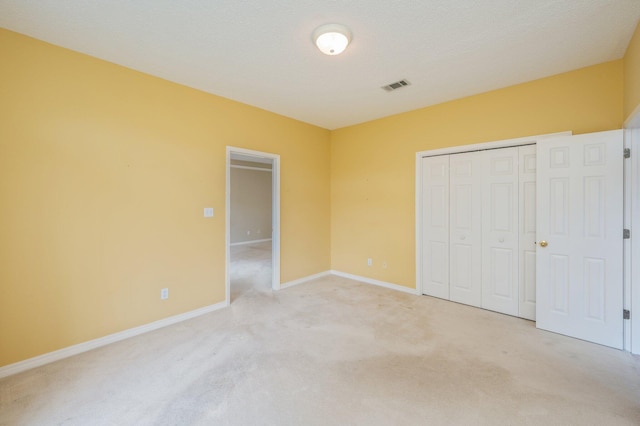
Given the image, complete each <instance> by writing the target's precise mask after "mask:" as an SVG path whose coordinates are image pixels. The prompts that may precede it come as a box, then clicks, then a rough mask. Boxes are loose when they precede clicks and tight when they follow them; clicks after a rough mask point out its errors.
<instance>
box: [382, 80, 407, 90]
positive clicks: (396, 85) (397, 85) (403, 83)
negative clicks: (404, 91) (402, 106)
mask: <svg viewBox="0 0 640 426" xmlns="http://www.w3.org/2000/svg"><path fill="white" fill-rule="evenodd" d="M410 84H411V83H409V82H408V81H407V80H400V81H396V82H395V83H391V84H387V85H386V86H382V88H383V89H384V90H386V91H387V92H392V91H394V90H397V89H399V88H401V87H404V86H408V85H410Z"/></svg>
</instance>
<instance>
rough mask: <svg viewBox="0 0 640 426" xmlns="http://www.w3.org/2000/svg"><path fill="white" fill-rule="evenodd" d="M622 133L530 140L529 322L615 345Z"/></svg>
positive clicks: (618, 337)
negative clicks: (532, 264) (533, 161)
mask: <svg viewBox="0 0 640 426" xmlns="http://www.w3.org/2000/svg"><path fill="white" fill-rule="evenodd" d="M622 167H623V133H622V131H621V130H615V131H609V132H601V133H592V134H585V135H578V136H567V137H561V138H553V139H543V140H539V141H538V144H537V213H538V214H537V249H536V259H537V261H536V276H537V288H536V292H537V297H536V321H537V323H536V325H537V327H538V328H542V329H545V330H549V331H553V332H557V333H561V334H565V335H568V336H572V337H577V338H579V339H583V340H588V341H591V342H595V343H599V344H603V345H607V346H611V347H614V348H619V349H622V345H623V319H622V306H623V276H622V273H623V267H622V261H623V258H622V247H623V244H622V226H623V222H622V215H623V187H622V185H623V179H622V177H623V176H622Z"/></svg>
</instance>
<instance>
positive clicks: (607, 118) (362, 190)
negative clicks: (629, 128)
mask: <svg viewBox="0 0 640 426" xmlns="http://www.w3.org/2000/svg"><path fill="white" fill-rule="evenodd" d="M622 85H623V63H622V60H618V61H613V62H608V63H604V64H601V65H597V66H593V67H589V68H585V69H580V70H576V71H572V72H569V73H565V74H561V75H557V76H553V77H549V78H545V79H541V80H536V81H532V82H529V83H525V84H520V85H517V86H513V87H508V88H505V89H500V90H496V91H493V92H489V93H484V94H480V95H476V96H471V97H468V98H464V99H460V100H456V101H453V102H448V103H444V104H440V105H436V106H433V107H429V108H424V109H420V110H416V111H412V112H408V113H404V114H400V115H396V116H392V117H387V118H383V119H380V120H376V121H372V122H368V123H364V124H360V125H357V126H352V127H346V128H343V129H339V130H336V131H333V132H332V134H331V235H332V242H331V267H332V269H334V270H338V271H342V272H347V273H351V274H356V275H361V276H365V277H370V278H374V279H378V280H382V281H386V282H391V283H395V284H399V285H402V286H406V287H411V288H415V244H416V242H415V181H414V179H415V154H416V152H418V151H423V150H429V149H435V148H443V147H451V146H456V145H465V144H471V143H480V142H488V141H493V140H501V139H510V138H516V137H523V136H530V135H536V134H543V133H552V132H559V131H565V130H572V131H573V132H574V133H587V132H597V131H602V130H610V129H619V128H621V127H622V120H623V118H622V117H623V115H622V89H623V87H622ZM407 90H410V89H407ZM367 258H372V259H373V262H374V264H373V266H371V267H368V266H367ZM383 262H386V263H387V267H386V268H384V267H383Z"/></svg>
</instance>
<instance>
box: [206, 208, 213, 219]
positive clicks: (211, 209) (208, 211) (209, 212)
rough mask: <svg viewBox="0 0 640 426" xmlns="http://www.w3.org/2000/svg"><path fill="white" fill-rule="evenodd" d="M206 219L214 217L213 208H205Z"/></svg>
mask: <svg viewBox="0 0 640 426" xmlns="http://www.w3.org/2000/svg"><path fill="white" fill-rule="evenodd" d="M204 217H213V207H205V208H204Z"/></svg>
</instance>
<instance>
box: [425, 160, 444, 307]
mask: <svg viewBox="0 0 640 426" xmlns="http://www.w3.org/2000/svg"><path fill="white" fill-rule="evenodd" d="M422 191H423V192H422V193H423V196H422V250H423V257H422V283H423V284H422V292H423V293H424V294H428V295H429V296H435V297H440V298H442V299H448V298H449V156H448V155H443V156H439V157H426V158H423V159H422Z"/></svg>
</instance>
